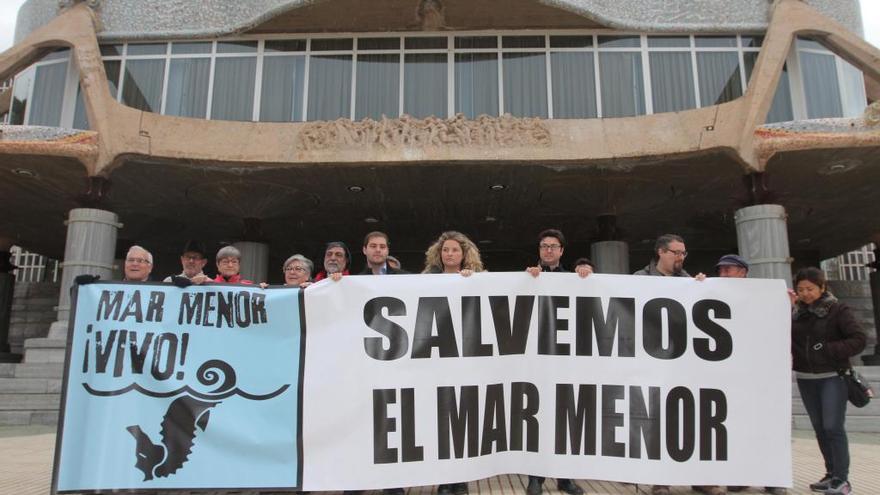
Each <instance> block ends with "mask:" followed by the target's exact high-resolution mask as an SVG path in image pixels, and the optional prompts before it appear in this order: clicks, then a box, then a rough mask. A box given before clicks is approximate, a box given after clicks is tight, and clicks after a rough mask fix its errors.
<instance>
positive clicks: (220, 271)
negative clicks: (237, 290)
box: [214, 246, 253, 285]
mask: <svg viewBox="0 0 880 495" xmlns="http://www.w3.org/2000/svg"><path fill="white" fill-rule="evenodd" d="M240 270H241V251H239V250H238V249H236V248H235V246H226V247H224V248H221V249H220V250H219V251H217V277H216V278H214V282H216V283H220V284H245V285H252V284H253V282H251V281H250V280H245V279H243V278H241V274H240V273H239V271H240Z"/></svg>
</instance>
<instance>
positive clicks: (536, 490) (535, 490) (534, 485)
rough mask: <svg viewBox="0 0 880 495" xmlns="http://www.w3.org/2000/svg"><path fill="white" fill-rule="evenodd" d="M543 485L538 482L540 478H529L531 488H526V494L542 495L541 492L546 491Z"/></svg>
mask: <svg viewBox="0 0 880 495" xmlns="http://www.w3.org/2000/svg"><path fill="white" fill-rule="evenodd" d="M542 485H543V483H541V482H540V481H538V478H533V477H531V476H529V486H527V487H526V493H527V494H528V495H541V492H543V491H544V487H543V486H542Z"/></svg>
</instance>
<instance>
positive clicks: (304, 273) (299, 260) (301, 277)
mask: <svg viewBox="0 0 880 495" xmlns="http://www.w3.org/2000/svg"><path fill="white" fill-rule="evenodd" d="M314 266H315V265H314V264H313V263H312V260H310V259H308V258H306V257H305V256H303V255H301V254H294V255H293V256H291V257H290V258H287V261H285V262H284V267H283V268H282V270H284V285H285V286H287V287H301V288H303V289H305V288H306V287H308V286H309V285H311V284H312V270H314Z"/></svg>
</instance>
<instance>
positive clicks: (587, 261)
mask: <svg viewBox="0 0 880 495" xmlns="http://www.w3.org/2000/svg"><path fill="white" fill-rule="evenodd" d="M581 265H589V266H590V268H596V265H594V264H593V261H592V260H591V259H590V258H578V259H577V261H575V262H574V266H575V268H577V267H579V266H581Z"/></svg>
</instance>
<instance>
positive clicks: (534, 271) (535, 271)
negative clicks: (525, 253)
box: [526, 266, 541, 277]
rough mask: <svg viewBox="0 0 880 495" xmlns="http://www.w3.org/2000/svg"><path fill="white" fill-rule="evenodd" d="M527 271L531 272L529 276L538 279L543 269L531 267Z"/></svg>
mask: <svg viewBox="0 0 880 495" xmlns="http://www.w3.org/2000/svg"><path fill="white" fill-rule="evenodd" d="M526 271H527V272H529V275H531V276H533V277H537V276H538V275H540V274H541V267H540V266H530V267H528V268H526Z"/></svg>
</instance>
